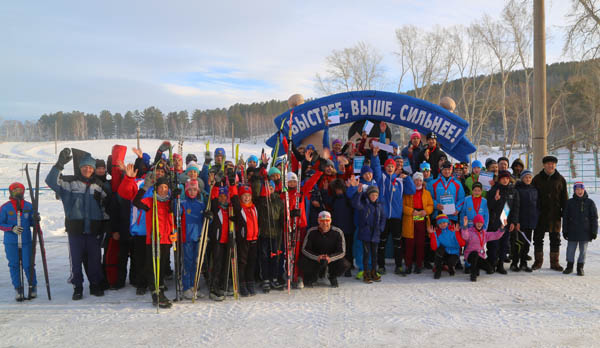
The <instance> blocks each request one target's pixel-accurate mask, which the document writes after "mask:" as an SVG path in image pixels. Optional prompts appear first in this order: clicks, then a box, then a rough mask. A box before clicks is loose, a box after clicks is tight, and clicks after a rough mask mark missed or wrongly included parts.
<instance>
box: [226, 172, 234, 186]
mask: <svg viewBox="0 0 600 348" xmlns="http://www.w3.org/2000/svg"><path fill="white" fill-rule="evenodd" d="M227 179H228V180H229V185H231V186H233V185H235V173H234V172H233V171H230V172H229V173H227Z"/></svg>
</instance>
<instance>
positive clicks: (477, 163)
mask: <svg viewBox="0 0 600 348" xmlns="http://www.w3.org/2000/svg"><path fill="white" fill-rule="evenodd" d="M471 168H480V169H481V168H483V164H482V163H481V161H480V160H474V161H473V163H471Z"/></svg>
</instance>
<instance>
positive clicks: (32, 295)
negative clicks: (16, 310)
mask: <svg viewBox="0 0 600 348" xmlns="http://www.w3.org/2000/svg"><path fill="white" fill-rule="evenodd" d="M36 297H37V287H36V286H34V287H32V288H31V293H30V294H29V297H28V298H27V299H28V300H33V299H34V298H36Z"/></svg>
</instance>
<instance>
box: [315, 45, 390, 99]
mask: <svg viewBox="0 0 600 348" xmlns="http://www.w3.org/2000/svg"><path fill="white" fill-rule="evenodd" d="M382 59H383V56H382V55H381V54H379V52H378V51H377V50H376V49H375V48H374V47H372V46H371V45H369V44H367V43H365V42H362V41H361V42H358V43H357V44H356V45H355V46H353V47H350V48H344V49H342V50H333V52H332V53H331V54H330V55H329V56H327V58H326V61H327V70H326V72H327V73H326V75H325V76H321V75H320V74H317V76H316V78H317V89H318V90H319V91H320V92H321V93H322V94H325V95H328V94H333V93H338V92H348V91H361V90H369V89H378V88H382V87H384V85H385V77H384V69H383V66H382V65H381V60H382Z"/></svg>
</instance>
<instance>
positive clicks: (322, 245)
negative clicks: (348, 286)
mask: <svg viewBox="0 0 600 348" xmlns="http://www.w3.org/2000/svg"><path fill="white" fill-rule="evenodd" d="M345 255H346V241H345V240H344V232H342V230H340V229H339V228H337V227H334V226H331V214H330V213H329V212H328V211H326V210H324V211H322V212H321V213H319V226H315V227H312V228H311V229H309V230H308V231H307V232H306V237H305V238H304V243H303V244H302V257H301V258H300V262H299V266H300V269H301V270H302V272H303V273H304V284H305V286H308V287H311V286H312V284H313V283H314V282H316V281H317V277H324V276H325V271H326V270H328V273H329V274H328V278H329V282H330V283H331V287H333V288H337V287H338V281H337V277H339V276H341V275H342V274H344V272H346V270H347V269H348V268H350V262H348V260H346V259H345V258H344V256H345Z"/></svg>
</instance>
